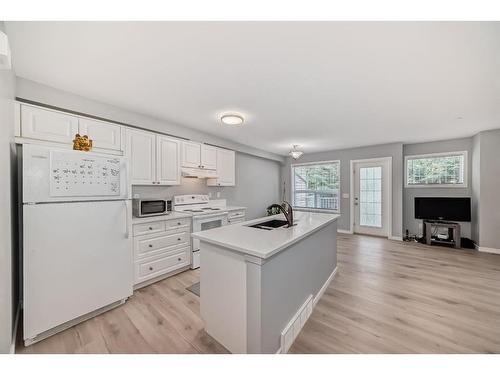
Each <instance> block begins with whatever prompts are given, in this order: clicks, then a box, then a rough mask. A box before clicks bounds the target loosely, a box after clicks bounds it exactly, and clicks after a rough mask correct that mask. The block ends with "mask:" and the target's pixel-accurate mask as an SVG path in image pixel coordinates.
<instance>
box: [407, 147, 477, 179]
mask: <svg viewBox="0 0 500 375" xmlns="http://www.w3.org/2000/svg"><path fill="white" fill-rule="evenodd" d="M405 164H406V187H467V151H461V152H450V153H443V154H429V155H412V156H406V157H405Z"/></svg>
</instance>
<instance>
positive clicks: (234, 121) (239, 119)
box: [220, 114, 244, 125]
mask: <svg viewBox="0 0 500 375" xmlns="http://www.w3.org/2000/svg"><path fill="white" fill-rule="evenodd" d="M220 121H221V122H222V123H223V124H225V125H241V124H243V121H244V120H243V116H241V115H236V114H227V115H223V116H222V117H221V118H220Z"/></svg>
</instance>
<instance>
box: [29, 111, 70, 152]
mask: <svg viewBox="0 0 500 375" xmlns="http://www.w3.org/2000/svg"><path fill="white" fill-rule="evenodd" d="M76 133H78V117H76V116H70V115H66V114H64V113H61V112H56V111H51V110H45V109H40V108H36V107H31V106H27V105H21V136H22V137H25V138H33V139H40V140H44V141H50V142H58V143H68V144H71V143H72V141H73V139H74V138H75V134H76Z"/></svg>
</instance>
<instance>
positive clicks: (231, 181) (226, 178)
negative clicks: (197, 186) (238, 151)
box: [207, 148, 236, 186]
mask: <svg viewBox="0 0 500 375" xmlns="http://www.w3.org/2000/svg"><path fill="white" fill-rule="evenodd" d="M207 185H208V186H235V185H236V178H235V152H234V151H231V150H225V149H222V148H218V149H217V178H208V179H207Z"/></svg>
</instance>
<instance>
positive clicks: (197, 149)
mask: <svg viewBox="0 0 500 375" xmlns="http://www.w3.org/2000/svg"><path fill="white" fill-rule="evenodd" d="M181 148H182V151H181V153H182V166H183V167H187V168H200V167H201V159H200V156H201V145H200V144H199V143H194V142H182V146H181Z"/></svg>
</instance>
